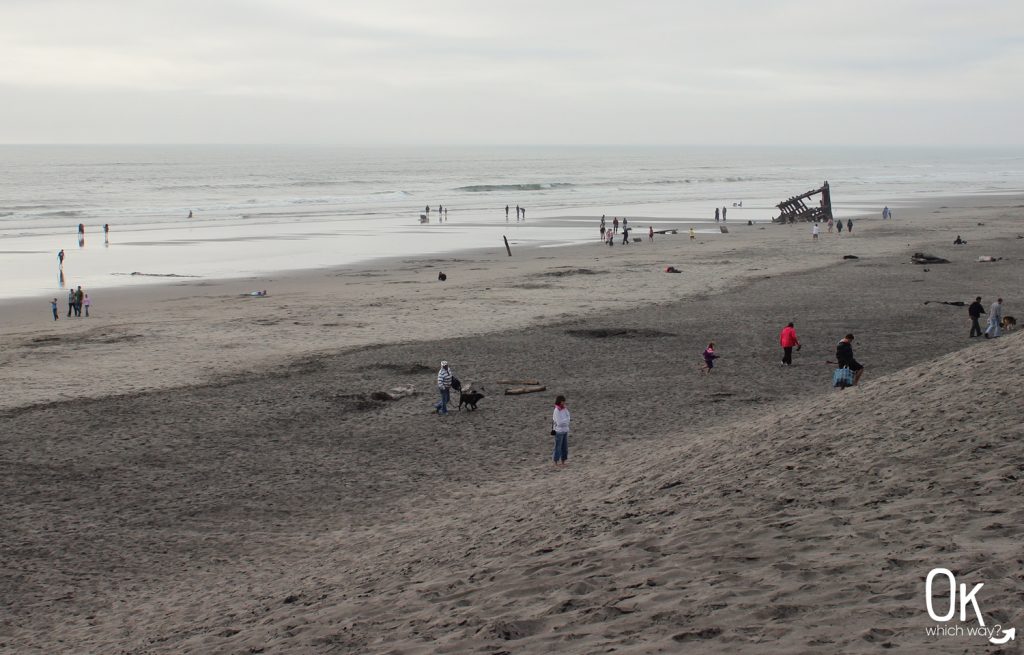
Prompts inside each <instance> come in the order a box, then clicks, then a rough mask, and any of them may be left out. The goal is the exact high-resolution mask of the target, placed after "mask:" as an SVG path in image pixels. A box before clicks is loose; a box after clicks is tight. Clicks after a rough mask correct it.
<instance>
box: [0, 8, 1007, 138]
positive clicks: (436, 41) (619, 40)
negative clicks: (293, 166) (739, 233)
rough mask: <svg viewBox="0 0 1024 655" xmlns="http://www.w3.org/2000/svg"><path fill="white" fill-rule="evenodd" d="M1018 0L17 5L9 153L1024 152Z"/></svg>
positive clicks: (3, 118) (8, 49) (9, 30)
mask: <svg viewBox="0 0 1024 655" xmlns="http://www.w3.org/2000/svg"><path fill="white" fill-rule="evenodd" d="M1021 19H1024V5H1022V4H1021V3H1019V2H1002V1H989V2H985V1H982V2H976V3H973V4H971V5H970V6H968V5H966V4H963V3H954V2H918V1H904V2H898V3H892V2H887V3H882V2H874V1H868V2H860V3H840V2H809V1H803V0H801V1H796V0H788V1H787V0H783V1H777V2H772V3H761V2H750V1H740V0H724V1H722V2H716V3H704V2H670V1H655V0H646V1H644V0H640V1H633V2H620V1H617V0H616V1H610V2H608V1H605V2H581V1H576V0H567V1H562V2H535V1H523V2H514V1H510V2H501V3H499V2H460V1H457V0H437V1H435V2H431V3H422V2H411V1H401V0H389V1H378V2H374V3H364V2H349V1H343V2H338V1H336V0H335V1H330V0H305V1H300V2H284V1H283V0H281V1H279V0H247V1H244V2H243V1H241V0H235V1H228V0H208V1H206V2H196V1H193V0H182V1H178V2H174V3H166V2H154V1H147V0H140V1H136V2H128V1H113V0H96V1H93V2H89V3H83V2H77V1H66V0H33V1H32V2H27V1H22V0H6V1H5V2H4V3H2V4H0V44H2V45H0V88H2V89H3V93H4V96H3V97H4V102H3V103H0V141H2V142H9V143H13V142H20V143H24V142H87V143H95V142H147V143H161V142H309V143H352V144H376V143H381V144H394V143H455V144H465V143H709V144H719V143H720V144H733V143H735V144H771V143H782V142H793V143H819V142H823V143H840V144H844V143H878V144H882V143H908V144H1017V145H1020V144H1022V143H1024V128H1021V127H1020V125H1019V121H1018V120H1017V118H1016V114H1017V109H1016V108H1017V107H1018V106H1019V105H1020V104H1021V102H1022V100H1024V97H1022V96H1024V91H1022V88H1021V85H1020V84H1019V82H1018V81H1017V80H1019V79H1021V78H1022V74H1024V39H1022V38H1021V37H1020V35H1019V28H1018V26H1019V25H1020V23H1021Z"/></svg>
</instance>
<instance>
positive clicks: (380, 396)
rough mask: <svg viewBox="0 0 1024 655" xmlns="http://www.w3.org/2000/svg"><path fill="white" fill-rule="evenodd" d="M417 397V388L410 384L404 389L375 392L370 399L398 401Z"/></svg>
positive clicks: (396, 388) (397, 388)
mask: <svg viewBox="0 0 1024 655" xmlns="http://www.w3.org/2000/svg"><path fill="white" fill-rule="evenodd" d="M415 395H416V388H415V387H414V386H412V385H411V384H408V385H405V386H404V387H395V388H393V389H388V390H387V391H374V392H373V393H371V394H370V398H373V399H374V400H398V399H399V398H405V397H406V396H415Z"/></svg>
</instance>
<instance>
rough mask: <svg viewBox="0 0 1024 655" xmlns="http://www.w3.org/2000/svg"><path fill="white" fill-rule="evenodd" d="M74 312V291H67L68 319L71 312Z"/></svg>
mask: <svg viewBox="0 0 1024 655" xmlns="http://www.w3.org/2000/svg"><path fill="white" fill-rule="evenodd" d="M73 311H75V290H74V289H69V290H68V318H71V312H73Z"/></svg>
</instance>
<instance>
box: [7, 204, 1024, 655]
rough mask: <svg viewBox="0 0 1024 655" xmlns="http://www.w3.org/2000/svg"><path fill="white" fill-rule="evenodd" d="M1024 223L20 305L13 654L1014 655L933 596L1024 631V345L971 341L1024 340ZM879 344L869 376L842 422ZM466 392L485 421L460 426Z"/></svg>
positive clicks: (703, 244) (757, 233)
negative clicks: (984, 322) (77, 309)
mask: <svg viewBox="0 0 1024 655" xmlns="http://www.w3.org/2000/svg"><path fill="white" fill-rule="evenodd" d="M1022 215H1024V198H1021V197H1009V196H991V197H985V196H979V197H972V198H944V199H939V200H934V201H928V202H922V203H921V204H920V205H919V206H918V207H916V208H914V209H905V210H901V211H900V212H899V215H898V217H897V219H896V220H893V221H884V222H883V221H881V220H880V219H878V218H875V217H868V218H865V219H855V230H854V234H853V235H852V236H851V235H847V234H846V233H845V232H844V233H843V235H842V236H841V237H840V236H838V235H836V234H828V233H824V234H822V236H821V239H820V240H819V241H818V242H812V240H811V229H810V226H809V225H795V226H777V225H753V226H747V225H746V224H742V223H740V224H736V223H732V222H730V223H729V224H728V227H729V233H728V234H720V235H700V236H699V238H697V239H695V240H692V241H691V240H690V239H689V238H688V237H687V235H686V234H685V232H684V231H681V232H680V233H679V234H677V235H664V236H662V235H659V236H657V237H656V239H655V241H654V242H653V243H648V242H647V240H646V234H645V230H644V236H645V239H644V242H643V243H637V244H632V245H629V246H621V245H616V246H615V247H613V248H608V247H606V246H602V245H600V244H599V243H598V239H597V223H596V221H595V222H594V223H593V226H594V227H593V229H592V230H590V231H589V232H590V233H592V234H593V236H594V239H593V243H590V244H581V245H577V246H569V247H562V248H532V249H526V248H523V249H516V250H514V251H513V256H512V257H508V256H507V255H506V253H505V252H504V250H503V249H499V248H494V249H492V250H486V251H473V252H467V253H465V254H463V255H459V256H454V257H445V258H440V259H402V260H391V261H386V262H383V263H380V264H375V265H373V266H367V267H352V268H345V269H333V270H319V271H313V272H303V273H295V274H283V275H276V276H272V277H258V278H251V279H243V280H228V281H210V280H204V281H201V282H182V283H172V284H167V285H160V286H153V287H149V288H137V289H118V290H109V289H108V290H105V291H104V292H103V294H101V295H97V296H96V297H95V298H94V305H93V310H92V316H91V317H90V318H88V319H84V318H83V319H74V318H72V319H67V318H65V317H64V313H65V312H66V306H64V303H63V299H62V298H59V299H58V300H59V301H61V302H60V307H61V319H60V320H58V321H53V320H52V318H50V316H49V304H48V300H49V299H48V298H37V299H34V300H12V301H5V302H3V303H0V308H2V311H0V339H2V343H3V348H2V351H0V376H2V379H3V381H4V390H5V393H4V394H3V396H2V398H0V443H2V445H3V453H4V456H3V459H2V473H3V475H2V477H0V479H2V480H3V482H2V485H3V486H2V493H3V496H4V503H3V505H2V510H0V521H2V524H3V525H4V526H5V529H4V530H3V531H0V534H2V535H3V536H2V537H0V552H3V553H4V557H3V560H4V562H3V565H2V568H0V571H2V574H0V602H2V603H3V607H4V611H3V613H2V618H0V652H12V653H23V652H40V653H42V652H46V653H55V652H62V653H63V652H67V653H81V652H90V653H92V652H95V653H108V652H124V653H260V652H264V653H292V652H312V653H436V652H442V653H464V652H487V653H499V652H504V653H534V652H554V651H558V652H569V653H596V652H611V651H613V650H614V651H615V652H619V653H652V652H693V653H702V652H745V653H746V652H749V653H761V652H771V653H819V652H844V653H859V652H877V651H880V650H885V649H895V650H897V651H899V652H911V653H917V652H920V653H936V652H949V653H954V652H955V653H961V652H975V651H977V650H980V649H981V648H987V649H989V650H988V652H1018V651H1017V647H1016V646H1015V645H1014V644H1015V643H1016V642H1011V644H1009V645H1008V646H1004V647H1003V650H1002V651H999V650H998V649H996V648H993V647H990V646H988V644H987V643H986V641H985V640H984V639H981V638H979V637H946V638H943V637H936V636H929V635H927V634H926V629H927V628H928V627H929V626H933V625H934V622H932V621H931V620H930V619H929V617H928V615H927V613H926V610H925V598H924V578H925V576H926V575H927V574H928V571H929V570H931V569H932V568H934V567H946V568H949V569H951V570H953V571H955V572H956V573H957V575H958V576H961V577H962V579H963V581H965V582H966V581H971V582H984V583H985V584H986V587H985V591H984V593H983V594H982V598H981V602H982V607H983V609H984V610H985V611H986V612H987V617H988V619H990V621H989V622H990V623H1000V624H1002V625H1003V626H1004V627H1006V628H1009V627H1011V626H1016V627H1017V628H1018V629H1024V593H1022V592H1021V587H1020V581H1021V572H1020V571H1021V567H1020V547H1019V545H1020V538H1021V528H1020V524H1021V519H1022V518H1024V515H1022V511H1021V509H1020V503H1019V498H1020V495H1021V493H1022V492H1024V488H1022V482H1021V481H1022V479H1024V478H1022V475H1024V474H1022V472H1024V461H1022V459H1021V457H1020V452H1019V438H1020V435H1021V431H1020V411H1021V409H1020V408H1021V407H1022V406H1024V402H1022V401H1024V398H1022V396H1024V391H1022V385H1021V373H1020V370H1021V365H1022V364H1024V356H1022V348H1021V346H1022V344H1024V342H1022V339H1021V337H1020V334H1019V333H1011V334H1009V335H1007V336H1006V337H1004V338H1001V339H998V340H992V341H986V340H981V339H968V338H967V333H968V328H969V321H968V319H967V317H966V308H965V307H959V306H951V305H948V304H941V302H942V301H945V302H961V301H970V300H972V299H973V298H974V297H975V296H977V295H981V296H983V297H984V300H985V305H986V307H987V305H988V304H989V303H990V302H991V301H992V300H994V299H995V297H996V296H997V295H998V296H1002V297H1003V299H1004V301H1005V302H1004V305H1005V307H1006V311H1005V313H1006V314H1008V315H1012V316H1018V317H1019V316H1021V315H1022V314H1024V309H1022V308H1024V294H1022V292H1021V288H1022V283H1024V266H1022V262H1024V239H1022V238H1020V237H1024V223H1022V222H1021V217H1022ZM640 225H643V223H642V222H640ZM640 225H638V226H637V227H640ZM641 231H642V230H641V229H636V232H635V233H636V235H637V236H640V234H641ZM823 232H824V230H823ZM957 234H960V235H962V236H963V238H964V239H966V240H967V241H968V244H967V245H965V246H953V245H952V241H953V238H954V237H955V236H956V235H957ZM916 251H924V252H929V253H932V254H935V255H938V256H941V257H945V258H947V259H949V260H950V262H949V263H947V264H937V265H930V266H918V265H914V264H911V263H910V255H911V254H912V253H913V252H916ZM846 255H855V256H856V257H857V259H844V256H846ZM979 256H990V257H995V258H1000V259H999V260H998V261H994V262H988V263H981V262H978V261H977V260H978V257H979ZM669 265H671V266H675V267H676V268H678V269H679V270H681V271H682V273H681V274H667V273H664V272H663V271H664V268H665V267H666V266H669ZM440 271H443V272H444V273H445V274H446V275H447V281H445V282H440V281H439V280H438V279H437V274H438V272H440ZM257 289H267V290H268V291H269V295H268V296H267V297H265V298H258V297H252V296H249V295H246V294H248V293H249V292H251V291H253V290H257ZM788 321H794V322H795V323H796V329H797V332H798V334H799V335H800V339H801V342H802V343H803V344H804V345H803V348H802V350H801V351H800V352H799V353H797V354H796V356H795V363H794V366H793V367H791V368H785V369H783V368H782V367H780V365H779V357H780V355H781V352H780V349H779V347H778V344H777V339H778V333H779V329H780V328H781V327H782V326H783V325H785V324H786V322H788ZM846 332H853V333H854V334H856V335H857V339H856V341H855V351H856V354H857V358H858V359H859V360H860V361H861V362H863V363H864V364H865V365H866V367H867V372H866V375H865V378H864V382H863V384H862V385H860V386H858V387H856V388H853V389H848V390H845V391H842V392H839V391H835V390H833V389H832V388H831V386H830V379H831V371H832V366H831V365H829V364H828V363H826V362H827V360H830V359H832V358H833V356H834V347H835V342H836V341H837V340H838V339H839V338H840V337H842V336H843V334H845V333H846ZM711 340H714V341H715V342H716V345H717V348H718V350H719V352H720V354H721V355H722V357H721V359H720V360H718V361H719V364H718V367H717V368H716V370H715V371H714V373H713V374H712V375H709V376H705V375H703V374H701V373H700V371H699V370H698V364H699V361H700V352H701V350H702V349H703V347H704V346H705V345H707V342H708V341H711ZM441 359H447V360H449V361H451V362H452V366H453V369H454V371H455V373H456V375H458V376H459V377H460V378H461V379H462V380H464V381H466V382H471V383H472V384H473V385H474V387H476V388H481V387H482V388H483V390H484V393H485V395H486V397H485V398H484V399H483V400H482V401H481V402H480V408H479V410H478V411H476V412H472V413H467V412H461V413H460V412H455V413H454V414H453V415H452V416H449V417H446V418H442V417H438V416H435V415H433V414H432V413H431V411H430V406H431V403H433V402H434V401H435V392H434V390H433V383H432V380H433V377H434V375H435V374H436V369H437V364H438V362H439V361H440V360H441ZM509 378H511V379H516V378H524V379H525V378H535V379H538V380H540V381H541V382H542V383H543V384H544V385H546V386H547V391H546V392H544V393H540V394H531V395H523V396H505V395H503V393H502V392H503V390H504V388H505V387H506V386H508V385H504V384H500V383H499V380H503V379H509ZM399 385H414V386H415V388H416V390H417V392H418V393H417V395H415V396H412V397H409V398H403V399H401V400H397V401H393V402H385V401H380V400H376V399H375V398H374V397H373V396H372V394H373V392H375V391H381V390H386V389H389V388H392V387H396V386H399ZM556 393H562V394H565V395H566V396H567V398H568V404H569V408H570V410H571V411H572V413H573V423H572V434H571V437H570V465H569V467H568V469H567V470H554V469H553V467H552V466H551V464H550V448H551V443H550V436H549V434H548V431H549V419H550V413H551V401H552V399H553V397H554V394H556Z"/></svg>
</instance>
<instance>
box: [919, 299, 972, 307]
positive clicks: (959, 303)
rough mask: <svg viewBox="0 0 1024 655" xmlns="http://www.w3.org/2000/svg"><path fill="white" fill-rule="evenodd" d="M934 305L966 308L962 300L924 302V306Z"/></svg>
mask: <svg viewBox="0 0 1024 655" xmlns="http://www.w3.org/2000/svg"><path fill="white" fill-rule="evenodd" d="M929 303H935V304H936V305H951V306H953V307H966V306H967V303H965V302H964V301H963V300H925V301H924V304H926V305H927V304H929Z"/></svg>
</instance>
